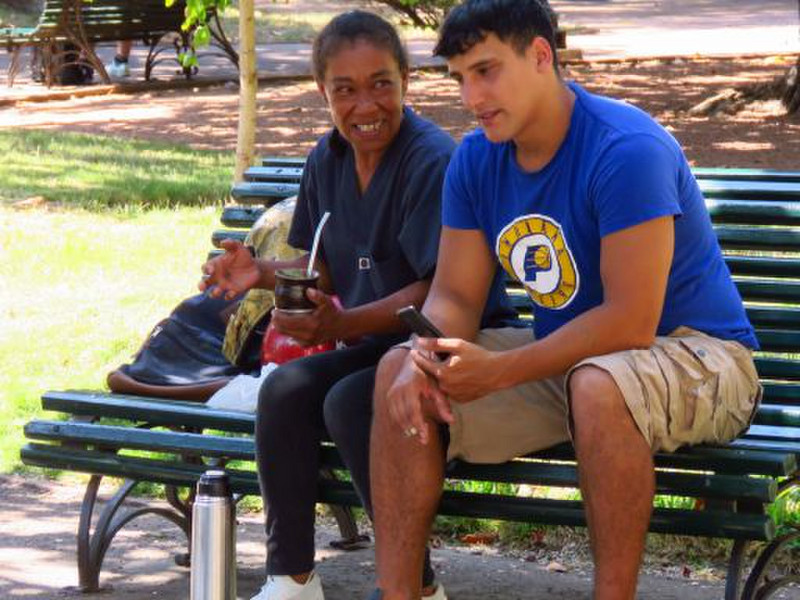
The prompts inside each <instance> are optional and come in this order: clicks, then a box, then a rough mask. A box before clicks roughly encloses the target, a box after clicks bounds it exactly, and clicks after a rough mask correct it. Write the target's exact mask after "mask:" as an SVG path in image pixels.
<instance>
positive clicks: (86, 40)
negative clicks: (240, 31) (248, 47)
mask: <svg viewBox="0 0 800 600" xmlns="http://www.w3.org/2000/svg"><path fill="white" fill-rule="evenodd" d="M185 8H186V1H185V0H177V1H176V2H175V3H174V4H173V5H172V6H170V7H168V6H166V4H165V2H164V0H45V3H44V9H43V10H42V14H41V16H40V18H39V23H38V24H37V26H36V27H32V28H30V27H28V28H6V29H0V44H2V45H5V46H6V48H7V49H8V51H10V52H12V53H13V56H12V59H11V62H10V64H9V69H8V81H9V85H13V83H14V79H15V77H16V75H17V74H18V72H19V69H20V56H21V51H22V49H23V48H26V47H33V48H35V49H37V50H38V53H39V54H40V56H41V61H42V65H43V70H44V78H45V82H46V83H47V85H48V86H50V85H52V83H53V81H54V78H55V76H56V75H57V73H58V71H59V70H60V69H61V68H63V67H64V66H65V65H66V64H69V63H70V62H75V60H74V58H73V59H71V58H70V56H69V54H71V53H75V52H78V53H79V54H80V56H81V57H82V58H80V59H78V60H79V61H80V62H83V63H85V64H88V65H89V66H91V67H92V68H94V69H95V71H97V72H98V74H99V75H100V77H101V79H102V80H103V81H104V82H105V83H109V82H110V79H109V76H108V73H106V70H105V67H104V66H103V64H102V61H100V60H99V59H98V58H97V55H96V54H95V52H94V44H96V43H98V42H116V41H120V40H132V41H140V42H142V43H143V44H144V45H145V46H147V48H148V54H147V59H146V60H145V68H144V71H145V79H146V80H149V79H150V77H151V75H152V71H153V68H154V67H155V66H156V65H158V64H159V63H160V62H162V61H164V60H170V61H175V62H178V58H177V55H178V54H179V53H181V52H184V51H186V50H187V49H188V48H189V47H190V44H191V37H192V32H191V31H189V32H186V31H183V30H182V29H181V25H182V23H183V20H184V10H185ZM210 31H211V35H212V40H213V41H212V43H213V45H214V46H215V48H216V51H215V52H214V53H215V54H221V55H222V56H225V57H227V58H228V59H229V60H230V61H231V62H233V63H234V65H238V63H239V57H238V54H237V52H236V50H235V49H234V48H233V46H232V45H231V43H230V41H229V40H228V38H227V36H226V35H225V32H224V30H223V29H222V26H221V25H220V21H219V19H218V17H217V14H216V13H214V14H213V15H211V19H210ZM65 48H67V49H66V50H65ZM167 49H174V50H175V52H176V54H175V57H172V58H165V57H161V54H162V52H163V51H165V50H167ZM183 72H184V74H185V75H186V76H187V77H190V76H191V75H192V69H190V68H183Z"/></svg>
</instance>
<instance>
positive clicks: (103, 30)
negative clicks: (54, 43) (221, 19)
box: [33, 0, 186, 41]
mask: <svg viewBox="0 0 800 600" xmlns="http://www.w3.org/2000/svg"><path fill="white" fill-rule="evenodd" d="M70 4H71V3H70V2H69V1H68V0H46V1H45V5H44V9H43V11H42V15H41V17H40V18H39V23H38V26H37V28H36V31H35V32H34V34H33V36H34V37H42V38H44V37H47V38H59V37H60V36H63V35H64V34H65V32H66V30H67V29H70V30H73V31H74V30H76V28H77V27H78V22H79V21H80V24H81V26H82V27H83V29H84V31H85V33H86V36H87V38H88V39H89V40H90V41H111V40H120V39H133V40H139V39H142V40H149V39H151V38H152V37H154V36H157V37H161V36H162V35H164V34H166V33H169V32H172V31H176V32H177V31H180V26H181V24H182V23H183V20H184V10H185V7H186V2H185V0H178V1H176V2H175V3H174V4H173V5H172V6H170V7H167V6H166V4H165V2H164V0H92V1H91V2H87V1H84V2H83V3H82V4H81V10H80V13H79V14H76V13H75V12H74V11H72V10H65V5H67V6H69V5H70Z"/></svg>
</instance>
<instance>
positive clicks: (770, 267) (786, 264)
mask: <svg viewBox="0 0 800 600" xmlns="http://www.w3.org/2000/svg"><path fill="white" fill-rule="evenodd" d="M724 258H725V264H727V265H728V268H729V269H730V270H731V273H732V274H733V275H756V276H762V277H800V258H798V257H789V256H769V257H766V256H738V255H730V254H728V255H725V256H724Z"/></svg>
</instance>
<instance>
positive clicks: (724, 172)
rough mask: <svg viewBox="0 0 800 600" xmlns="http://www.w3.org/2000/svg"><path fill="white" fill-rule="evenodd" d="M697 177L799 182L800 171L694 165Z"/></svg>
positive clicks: (693, 170)
mask: <svg viewBox="0 0 800 600" xmlns="http://www.w3.org/2000/svg"><path fill="white" fill-rule="evenodd" d="M692 173H693V174H694V176H695V177H696V178H697V179H723V180H727V181H790V182H791V181H794V182H800V171H774V170H771V169H728V168H717V167H694V168H693V169H692Z"/></svg>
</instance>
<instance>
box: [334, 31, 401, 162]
mask: <svg viewBox="0 0 800 600" xmlns="http://www.w3.org/2000/svg"><path fill="white" fill-rule="evenodd" d="M318 86H319V89H320V91H321V92H322V94H323V95H324V96H325V100H326V102H327V103H328V107H329V108H330V111H331V118H332V119H333V123H334V125H336V128H337V129H338V130H339V133H341V134H342V136H343V137H344V138H345V139H346V140H347V141H348V142H350V144H351V145H352V146H353V149H354V151H355V152H356V153H370V152H382V151H383V150H385V149H386V148H387V147H388V146H389V144H391V142H392V140H393V139H394V137H395V136H396V135H397V132H398V131H399V130H400V124H401V122H402V120H403V98H404V96H405V92H406V88H407V87H408V77H407V75H405V74H402V73H401V72H400V67H399V65H398V64H397V61H396V60H395V57H394V56H393V55H392V53H391V52H390V51H389V50H386V49H383V48H378V47H376V46H374V45H373V44H371V43H369V42H367V41H365V40H357V41H356V42H355V43H354V44H346V45H344V46H343V47H342V48H340V49H339V50H338V51H337V52H336V54H334V55H332V56H330V57H329V58H328V61H327V65H326V68H325V79H324V81H321V82H318Z"/></svg>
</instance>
